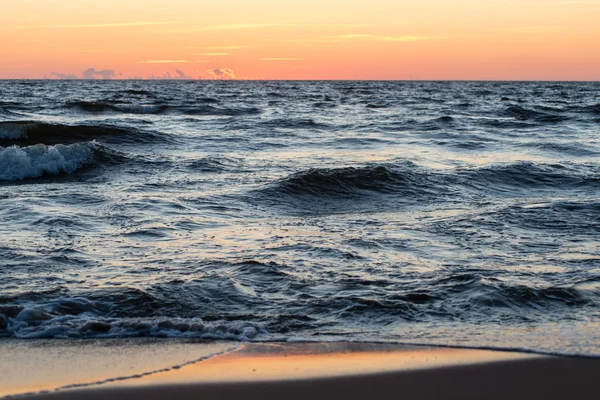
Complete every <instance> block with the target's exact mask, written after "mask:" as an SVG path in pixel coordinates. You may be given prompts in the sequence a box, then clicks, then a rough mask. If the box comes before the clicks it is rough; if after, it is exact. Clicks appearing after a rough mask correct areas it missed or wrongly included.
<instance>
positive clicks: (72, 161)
mask: <svg viewBox="0 0 600 400" xmlns="http://www.w3.org/2000/svg"><path fill="white" fill-rule="evenodd" d="M93 160H94V150H93V144H91V143H75V144H71V145H68V146H67V145H63V144H57V145H54V146H46V145H43V144H37V145H34V146H28V147H17V146H13V147H7V148H0V180H5V181H15V180H23V179H26V178H38V177H40V176H43V175H56V174H59V173H68V174H70V173H72V172H74V171H76V170H77V169H79V168H81V167H83V166H85V165H88V164H90V163H91V162H92V161H93Z"/></svg>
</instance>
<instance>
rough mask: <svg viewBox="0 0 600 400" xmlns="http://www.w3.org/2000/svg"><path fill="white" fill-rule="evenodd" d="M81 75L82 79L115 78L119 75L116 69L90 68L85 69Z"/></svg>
mask: <svg viewBox="0 0 600 400" xmlns="http://www.w3.org/2000/svg"><path fill="white" fill-rule="evenodd" d="M81 77H82V79H113V78H116V77H117V72H116V71H115V70H114V69H102V70H98V69H95V68H88V69H86V70H85V71H83V73H82V75H81Z"/></svg>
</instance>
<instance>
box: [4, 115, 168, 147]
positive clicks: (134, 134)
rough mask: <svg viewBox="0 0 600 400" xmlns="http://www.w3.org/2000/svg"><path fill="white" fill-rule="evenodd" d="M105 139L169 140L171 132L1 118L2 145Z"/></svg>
mask: <svg viewBox="0 0 600 400" xmlns="http://www.w3.org/2000/svg"><path fill="white" fill-rule="evenodd" d="M97 139H104V140H110V141H115V142H119V143H151V142H156V141H166V140H168V139H169V136H167V135H164V134H161V135H159V134H157V133H154V132H150V131H142V130H138V129H134V128H123V127H118V126H110V125H64V124H51V123H46V122H35V121H6V122H0V145H5V146H6V145H21V146H22V145H34V144H46V145H55V144H71V143H79V142H87V141H91V140H97Z"/></svg>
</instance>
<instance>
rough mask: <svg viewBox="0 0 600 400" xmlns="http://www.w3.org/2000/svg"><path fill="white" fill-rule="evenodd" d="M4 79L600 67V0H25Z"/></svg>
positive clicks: (599, 72)
mask: <svg viewBox="0 0 600 400" xmlns="http://www.w3.org/2000/svg"><path fill="white" fill-rule="evenodd" d="M3 3H4V4H2V13H0V35H1V36H2V40H0V79H12V78H18V79H20V78H34V79H38V78H52V79H59V78H85V79H127V78H144V79H146V78H167V79H392V80H408V79H426V80H428V79H436V80H437V79H443V80H446V79H452V80H454V79H458V80H463V79H464V80H600V0H598V1H593V0H589V1H586V0H581V1H577V0H572V1H569V0H520V1H513V0H452V1H450V0H417V1H415V0H231V1H227V0H221V1H213V0H95V1H91V0H89V1H88V0H18V1H5V2H3Z"/></svg>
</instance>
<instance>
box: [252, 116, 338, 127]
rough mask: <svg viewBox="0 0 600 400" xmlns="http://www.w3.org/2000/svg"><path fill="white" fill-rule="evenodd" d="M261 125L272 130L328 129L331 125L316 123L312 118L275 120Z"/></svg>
mask: <svg viewBox="0 0 600 400" xmlns="http://www.w3.org/2000/svg"><path fill="white" fill-rule="evenodd" d="M261 125H263V126H268V127H270V128H287V129H327V128H329V125H327V124H323V123H320V122H316V121H315V120H313V119H310V118H298V119H293V118H282V119H273V120H270V121H265V122H262V123H261Z"/></svg>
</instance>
